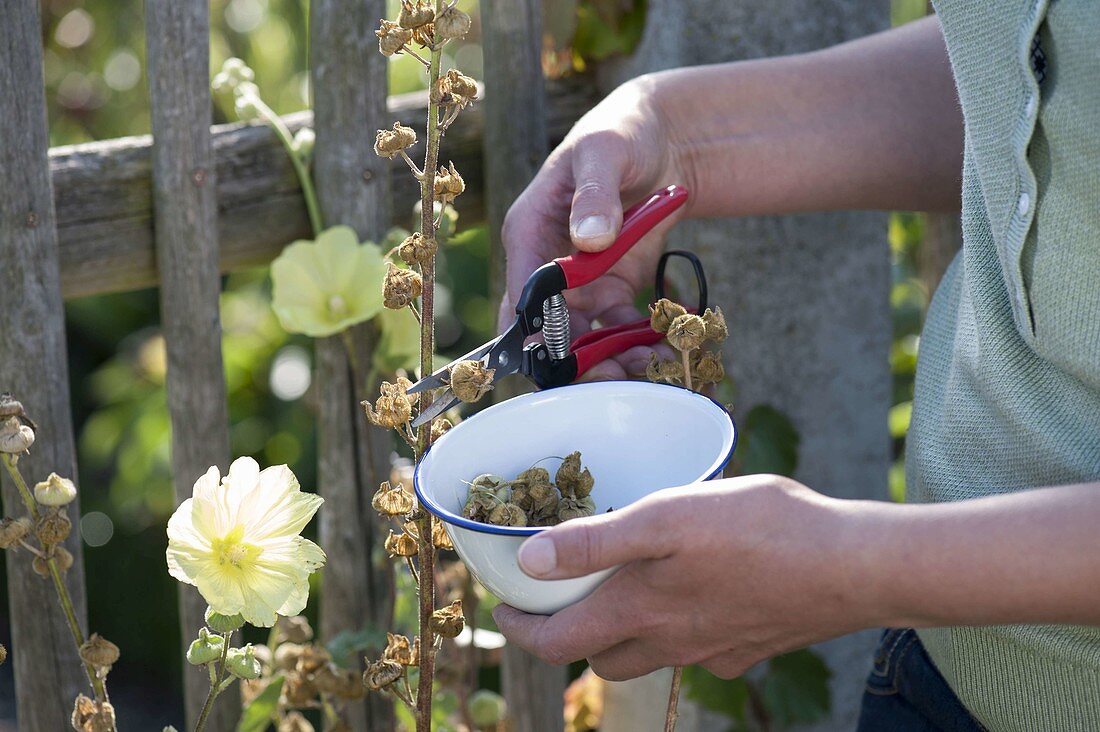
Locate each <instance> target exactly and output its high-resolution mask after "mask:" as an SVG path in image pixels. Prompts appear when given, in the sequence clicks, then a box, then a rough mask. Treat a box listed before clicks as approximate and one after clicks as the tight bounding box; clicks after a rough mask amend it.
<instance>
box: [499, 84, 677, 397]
mask: <svg viewBox="0 0 1100 732" xmlns="http://www.w3.org/2000/svg"><path fill="white" fill-rule="evenodd" d="M650 86H651V81H650V80H649V79H648V77H641V78H639V79H635V80H633V81H631V82H629V83H627V84H624V85H623V86H621V87H619V88H618V89H617V90H615V91H614V92H613V93H612V94H611V95H610V96H608V97H607V98H606V99H605V100H603V101H602V102H601V103H600V104H599V105H597V106H596V107H595V108H594V109H592V110H591V111H590V112H588V114H586V115H585V116H584V117H583V118H582V119H581V120H580V121H579V122H577V124H576V126H574V128H573V130H572V131H571V132H570V133H569V135H568V136H567V137H566V139H565V140H564V141H563V142H562V144H561V145H560V146H559V147H558V148H557V149H556V150H555V151H554V152H553V153H552V154H551V155H550V157H549V159H548V160H547V162H546V164H545V165H544V166H543V168H542V170H540V171H539V173H538V175H537V176H536V177H535V179H534V180H533V181H532V182H531V184H530V185H529V186H528V187H527V189H526V190H525V191H524V192H523V194H522V195H521V196H520V197H519V198H518V199H517V200H516V202H515V204H513V206H512V208H511V209H510V210H509V211H508V215H507V216H506V218H505V220H504V229H503V232H502V238H503V242H504V250H505V253H506V255H507V294H506V296H505V298H504V301H503V303H502V304H501V311H500V320H501V327H505V326H506V325H508V324H510V323H511V322H512V319H513V318H514V317H515V303H516V301H517V299H518V298H519V293H520V290H521V289H522V288H523V284H524V283H525V282H526V281H527V278H528V276H529V275H530V274H531V273H532V272H534V271H535V269H537V268H538V267H539V266H541V265H543V264H545V263H546V262H548V261H550V260H551V259H554V258H556V257H561V256H565V255H567V254H569V253H571V252H572V251H574V249H580V250H582V251H589V252H598V251H602V250H604V249H606V248H607V247H608V246H610V245H611V244H612V242H614V241H615V238H616V237H617V235H618V232H619V227H620V225H621V224H622V217H623V204H624V202H625V203H626V204H630V203H633V202H634V201H635V200H637V199H640V198H642V197H643V196H645V195H647V194H648V193H651V192H652V191H654V190H656V189H658V188H661V187H663V186H666V185H669V184H671V183H684V182H685V180H686V176H685V175H684V172H683V171H681V170H679V169H678V167H677V163H676V161H675V160H674V158H673V155H672V152H671V151H672V149H673V146H672V145H671V144H670V141H669V140H668V138H667V134H666V130H665V123H664V121H663V117H662V114H661V113H660V111H659V109H658V108H657V106H656V102H655V101H654V99H655V97H656V94H655V93H654V92H653V90H652V89H650V88H649V87H650ZM690 205H691V203H690V200H689V202H688V206H690ZM682 216H683V209H681V210H680V211H679V212H677V214H674V215H673V216H672V217H670V219H669V220H666V221H665V222H662V224H661V225H660V226H659V227H658V228H657V229H656V230H655V231H654V232H652V233H650V234H649V235H648V236H647V237H646V238H644V239H643V240H642V241H640V242H639V243H638V244H636V245H635V246H634V247H633V248H632V249H631V250H630V251H629V252H627V254H626V255H625V256H624V257H623V258H622V259H621V260H620V261H619V262H618V263H617V264H616V265H615V266H614V267H613V268H612V269H611V270H610V271H609V272H608V273H607V274H605V275H604V276H603V277H601V278H600V279H599V280H597V281H596V282H594V283H592V284H591V285H588V286H585V287H581V288H578V289H576V290H569V291H568V292H567V293H566V299H567V301H568V302H569V306H570V313H571V314H572V315H573V323H572V325H573V330H574V333H575V334H579V333H583V332H586V331H588V330H590V329H591V328H592V327H593V326H592V323H593V321H596V320H599V321H600V323H601V324H602V325H617V324H619V323H625V322H630V321H632V320H637V319H638V318H639V317H641V314H640V313H639V312H638V310H637V308H636V307H635V305H634V301H635V298H636V296H637V294H638V292H639V291H640V290H641V289H642V288H643V287H645V286H646V285H648V284H650V283H651V282H652V281H653V276H654V272H655V271H656V268H657V259H658V258H659V257H660V254H661V251H662V249H663V246H664V244H663V239H664V233H665V232H666V231H667V230H668V229H669V228H670V227H671V226H672V224H673V223H674V222H675V221H676V220H678V219H679V218H681V217H682ZM650 351H651V349H648V348H635V349H631V350H630V351H627V352H626V353H624V354H622V355H621V356H619V357H618V358H617V359H616V360H615V361H607V362H605V363H603V364H600V365H598V366H596V367H595V368H593V369H592V370H590V371H589V372H588V374H586V378H588V379H592V378H623V377H625V376H626V375H628V374H634V375H637V374H639V373H642V372H644V371H645V366H646V362H647V361H648V358H649V353H650Z"/></svg>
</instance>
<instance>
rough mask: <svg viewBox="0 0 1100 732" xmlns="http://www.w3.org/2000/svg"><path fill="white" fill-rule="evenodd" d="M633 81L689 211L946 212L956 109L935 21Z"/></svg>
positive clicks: (958, 133) (958, 139) (955, 168)
mask: <svg viewBox="0 0 1100 732" xmlns="http://www.w3.org/2000/svg"><path fill="white" fill-rule="evenodd" d="M641 83H642V84H644V85H646V88H647V89H648V92H649V93H650V94H652V95H653V97H654V99H655V101H656V105H657V108H658V109H659V110H660V111H661V114H662V115H663V116H664V118H665V125H666V126H667V128H668V129H667V131H668V135H669V137H670V140H671V143H672V148H673V152H672V154H673V155H674V156H675V157H676V158H677V159H678V163H679V164H678V166H677V167H679V168H680V169H681V170H683V171H685V174H686V175H687V176H688V178H689V180H687V181H685V182H686V183H687V184H688V185H689V186H690V187H691V188H692V190H693V193H694V201H693V203H692V215H694V216H729V215H753V214H776V213H791V212H797V211H814V210H830V209H856V208H859V209H863V208H875V209H908V210H958V207H959V198H960V193H959V185H960V183H959V180H960V177H961V170H962V116H961V113H960V111H959V108H958V102H957V97H956V93H955V86H954V81H953V78H952V75H951V70H950V66H949V63H948V59H947V53H946V50H945V48H944V44H943V38H942V35H941V33H940V28H939V23H938V21H937V20H936V19H935V18H929V19H926V20H924V21H920V22H917V23H913V24H910V25H908V26H905V27H902V28H898V29H895V30H892V31H888V32H885V33H880V34H877V35H874V36H870V37H868V38H863V39H860V40H858V41H853V42H851V43H846V44H842V45H840V46H836V47H833V48H829V49H826V50H823V51H818V52H814V53H808V54H801V55H796V56H787V57H782V58H774V59H763V60H759V61H755V60H754V61H744V62H737V63H731V64H723V65H716V66H701V67H694V68H687V69H677V70H674V71H668V72H661V73H658V74H653V75H651V76H647V77H643V79H642V80H641Z"/></svg>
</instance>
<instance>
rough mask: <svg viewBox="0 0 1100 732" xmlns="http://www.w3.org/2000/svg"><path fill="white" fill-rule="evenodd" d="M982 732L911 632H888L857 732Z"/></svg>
mask: <svg viewBox="0 0 1100 732" xmlns="http://www.w3.org/2000/svg"><path fill="white" fill-rule="evenodd" d="M940 731H942V732H984V728H983V727H982V725H981V724H979V723H978V722H977V720H975V719H974V718H973V717H972V716H971V715H970V712H968V711H966V707H964V706H963V705H962V702H960V701H959V699H958V697H956V696H955V693H954V692H953V691H951V687H949V686H948V685H947V682H946V681H945V680H944V678H943V676H941V675H940V672H939V671H937V670H936V667H935V666H934V665H933V664H932V659H930V658H929V657H928V653H927V652H926V651H925V650H924V646H922V645H921V642H920V639H919V638H918V637H917V632H916V631H915V630H913V629H911V628H889V629H887V630H886V631H885V632H884V633H883V634H882V640H881V641H880V642H879V646H878V650H876V651H875V666H874V668H873V669H871V675H870V676H868V677H867V688H866V689H864V693H863V705H862V709H861V710H860V715H859V727H858V732H940Z"/></svg>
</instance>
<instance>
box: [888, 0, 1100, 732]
mask: <svg viewBox="0 0 1100 732" xmlns="http://www.w3.org/2000/svg"><path fill="white" fill-rule="evenodd" d="M936 11H937V15H938V16H939V18H940V23H941V25H942V26H943V31H944V37H945V38H946V40H947V47H948V52H949V54H950V57H951V64H952V68H953V70H954V73H955V80H956V85H957V87H958V92H959V99H960V101H961V104H962V110H963V116H964V118H965V123H966V135H965V140H966V141H965V152H964V157H963V197H962V220H963V237H964V245H963V250H962V252H960V254H959V255H958V256H957V257H956V259H955V261H954V262H953V263H952V265H951V267H950V269H949V270H948V272H947V274H946V275H945V277H944V280H943V282H942V284H941V285H940V288H939V290H938V291H937V293H936V295H935V297H934V298H933V301H932V305H931V308H930V310H929V314H928V320H927V323H926V324H925V329H924V334H923V335H922V338H921V344H920V357H919V361H918V369H917V384H916V398H915V401H914V404H915V408H914V411H913V421H912V425H911V430H910V436H909V444H908V448H907V452H908V458H907V485H908V486H909V490H910V496H911V498H912V500H916V501H952V500H959V499H964V498H971V497H975V496H984V495H991V494H995V493H1005V492H1009V491H1017V490H1026V489H1029V488H1036V487H1041V486H1051V485H1060V484H1067V483H1080V482H1087V481H1096V480H1100V2H1096V1H1095V0H1050V2H1047V0H981V1H980V2H977V1H974V0H970V1H964V0H940V1H939V2H937V3H936ZM1097 530H1098V531H1100V527H1097ZM920 637H921V639H922V641H923V642H924V644H925V646H926V648H927V649H928V651H929V654H930V655H931V657H932V659H933V661H934V662H935V664H936V666H937V667H938V668H939V670H940V671H941V672H942V673H943V675H944V676H945V677H946V679H947V681H948V683H949V684H950V685H951V687H952V688H953V689H954V690H955V692H956V693H957V694H958V696H959V698H960V699H961V700H962V701H963V703H964V704H965V705H966V707H967V708H968V709H969V710H970V711H971V712H972V713H973V714H974V716H975V717H976V718H977V719H978V720H979V721H980V722H981V723H982V724H984V725H985V726H986V727H988V728H989V729H990V730H1013V731H1014V730H1021V731H1023V730H1029V731H1030V730H1058V731H1059V732H1066V731H1070V730H1093V731H1095V730H1100V628H1085V627H1071V626H1031V625H1029V626H1023V625H1015V626H998V627H981V628H976V627H956V628H937V629H930V630H922V631H920Z"/></svg>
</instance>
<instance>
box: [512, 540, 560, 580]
mask: <svg viewBox="0 0 1100 732" xmlns="http://www.w3.org/2000/svg"><path fill="white" fill-rule="evenodd" d="M519 564H520V566H521V567H522V568H523V571H525V572H527V574H530V575H535V576H542V575H546V574H550V573H551V572H553V571H554V568H555V567H557V566H558V553H557V550H555V549H554V541H553V539H547V538H546V537H545V536H535V537H532V538H530V539H528V540H527V541H525V542H524V543H523V545H522V546H520V548H519Z"/></svg>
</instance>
